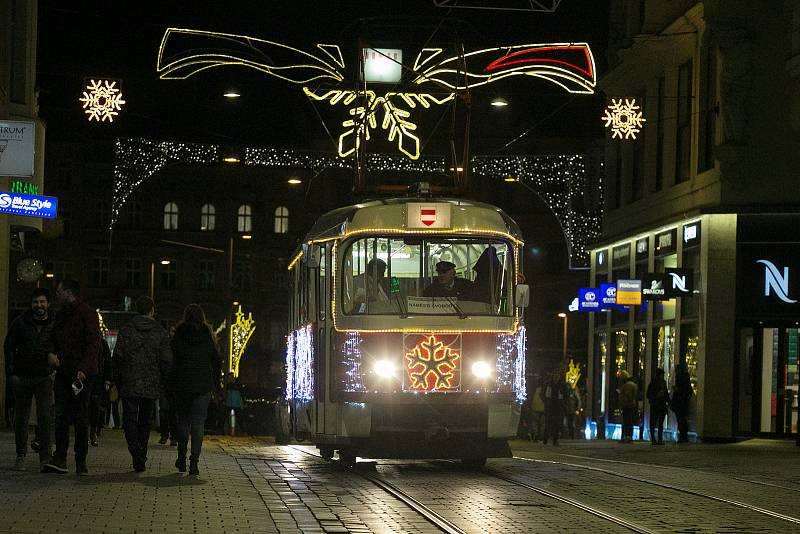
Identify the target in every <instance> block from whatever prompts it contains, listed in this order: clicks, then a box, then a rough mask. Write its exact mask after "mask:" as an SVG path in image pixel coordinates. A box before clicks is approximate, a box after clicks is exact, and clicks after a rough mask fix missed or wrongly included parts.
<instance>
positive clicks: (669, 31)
mask: <svg viewBox="0 0 800 534" xmlns="http://www.w3.org/2000/svg"><path fill="white" fill-rule="evenodd" d="M774 7H775V9H760V8H759V6H758V3H756V2H747V1H744V0H731V1H722V0H720V1H711V2H691V1H684V2H670V1H663V0H661V1H657V0H647V1H643V2H623V1H615V2H612V6H611V15H610V48H609V50H608V56H609V64H610V68H609V72H608V73H607V75H606V76H605V77H604V79H603V80H601V83H600V86H601V87H602V89H603V91H605V93H606V94H607V95H608V97H609V98H620V97H627V98H633V97H636V98H637V101H638V102H639V103H641V111H642V113H643V117H644V118H645V119H646V122H645V123H644V125H643V128H642V130H641V132H640V133H639V135H638V136H637V138H636V139H635V140H634V139H622V140H620V139H618V138H611V136H609V138H608V139H607V142H606V163H607V165H606V175H605V177H604V181H605V187H604V194H605V197H604V200H605V213H604V223H603V238H602V241H601V243H600V244H599V245H596V246H595V247H594V249H593V250H592V253H591V266H592V268H591V274H590V284H591V285H592V287H599V286H600V284H603V283H609V284H613V283H616V282H617V281H618V280H625V279H633V280H643V281H645V282H647V281H649V280H653V279H658V276H654V275H659V274H661V275H663V274H664V273H665V272H668V271H669V270H671V269H684V271H673V272H676V273H679V274H687V275H688V276H689V277H690V279H693V285H692V286H691V289H690V290H689V291H688V292H686V293H683V294H684V296H678V297H675V298H670V299H667V300H651V301H645V304H644V305H643V306H633V307H626V308H620V307H615V308H612V309H610V310H609V311H604V312H594V313H591V314H590V315H591V317H590V336H589V354H590V363H591V365H590V366H591V370H590V375H591V397H592V401H593V403H592V419H593V421H594V423H593V425H596V426H593V427H592V428H591V429H589V431H592V432H596V433H597V435H600V436H606V437H611V436H613V435H614V432H615V431H616V426H617V425H618V424H619V423H620V422H621V416H620V409H619V406H618V405H617V398H616V396H617V393H616V389H617V387H618V376H619V372H620V371H622V370H625V371H627V372H628V373H629V374H630V375H632V376H634V377H636V378H637V379H638V380H639V383H640V386H641V387H642V388H643V389H644V388H645V386H646V384H648V383H649V381H650V379H651V377H652V375H653V372H654V370H655V369H656V368H658V367H660V368H663V369H664V370H665V372H666V376H667V380H668V383H670V380H671V379H672V378H673V370H674V367H675V365H679V364H685V365H686V366H687V368H688V370H689V373H690V375H691V380H692V385H693V388H694V392H695V395H694V396H693V398H692V403H691V404H692V406H691V409H690V431H691V432H692V434H693V435H694V436H695V437H697V438H700V439H705V440H728V439H734V438H735V437H737V436H747V435H760V434H764V435H769V436H785V435H788V434H790V433H792V432H796V431H797V390H798V367H797V357H798V340H799V339H800V337H798V332H799V331H798V324H799V322H800V305H798V302H800V298H799V296H800V274H799V273H800V271H798V269H800V265H798V258H800V234H799V233H798V231H797V228H800V225H799V224H798V223H800V190H799V189H798V188H797V187H796V186H795V180H796V176H795V173H796V169H797V168H798V164H800V150H798V149H800V79H798V76H800V68H798V65H800V31H798V23H797V21H800V2H797V1H787V2H781V3H778V5H776V6H774ZM666 280H667V281H669V279H668V278H667V279H666ZM643 287H644V286H643ZM648 291H649V290H648ZM670 387H672V384H671V383H670ZM646 404H647V402H646V401H645V402H644V405H645V408H647V407H646ZM671 417H672V416H670V418H671ZM648 423H649V411H648V410H645V413H644V414H643V417H642V419H641V421H640V424H642V426H644V428H645V431H644V432H643V433H642V435H646V434H647V432H646V428H647V426H648ZM669 427H670V428H671V429H673V430H674V429H675V421H674V420H673V419H672V418H671V419H670V421H669Z"/></svg>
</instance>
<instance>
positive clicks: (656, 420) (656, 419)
mask: <svg viewBox="0 0 800 534" xmlns="http://www.w3.org/2000/svg"><path fill="white" fill-rule="evenodd" d="M647 401H648V402H649V403H650V443H652V444H653V445H663V444H664V417H666V415H667V407H668V406H669V391H667V381H666V380H664V369H661V368H659V369H656V370H655V372H654V373H653V378H652V379H651V380H650V384H648V386H647ZM656 430H658V435H656Z"/></svg>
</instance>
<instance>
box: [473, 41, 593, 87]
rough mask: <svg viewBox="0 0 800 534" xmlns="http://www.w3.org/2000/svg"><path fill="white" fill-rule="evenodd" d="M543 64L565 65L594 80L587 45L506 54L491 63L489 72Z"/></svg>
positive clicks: (544, 48) (546, 47)
mask: <svg viewBox="0 0 800 534" xmlns="http://www.w3.org/2000/svg"><path fill="white" fill-rule="evenodd" d="M543 63H553V64H556V65H563V66H564V67H566V68H567V69H568V70H570V71H575V72H576V73H580V74H583V75H584V76H586V77H587V78H588V79H594V70H593V69H592V65H593V61H592V57H591V56H590V55H589V48H588V47H587V46H585V45H563V46H540V47H536V48H528V49H526V50H519V51H517V52H513V53H511V54H506V55H505V56H503V57H499V58H497V59H495V60H494V61H492V62H491V63H489V65H487V66H486V70H487V71H496V70H500V69H503V68H512V67H513V68H516V67H518V66H520V65H525V64H528V65H532V66H543V65H541V64H543Z"/></svg>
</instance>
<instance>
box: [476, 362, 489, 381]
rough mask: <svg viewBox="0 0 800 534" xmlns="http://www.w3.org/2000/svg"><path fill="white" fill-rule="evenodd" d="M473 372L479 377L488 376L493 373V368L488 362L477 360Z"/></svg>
mask: <svg viewBox="0 0 800 534" xmlns="http://www.w3.org/2000/svg"><path fill="white" fill-rule="evenodd" d="M472 374H474V375H475V376H476V377H478V378H488V377H489V375H490V374H492V368H491V366H489V364H488V363H486V362H475V363H473V364H472Z"/></svg>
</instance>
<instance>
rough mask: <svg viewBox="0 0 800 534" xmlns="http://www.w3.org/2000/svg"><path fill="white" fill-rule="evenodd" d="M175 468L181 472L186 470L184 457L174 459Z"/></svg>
mask: <svg viewBox="0 0 800 534" xmlns="http://www.w3.org/2000/svg"><path fill="white" fill-rule="evenodd" d="M175 468H176V469H177V470H178V471H180V472H181V473H185V472H186V458H178V459H177V460H175Z"/></svg>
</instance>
